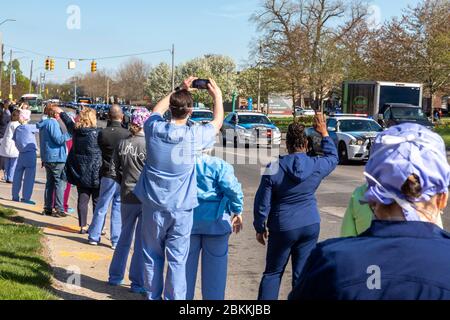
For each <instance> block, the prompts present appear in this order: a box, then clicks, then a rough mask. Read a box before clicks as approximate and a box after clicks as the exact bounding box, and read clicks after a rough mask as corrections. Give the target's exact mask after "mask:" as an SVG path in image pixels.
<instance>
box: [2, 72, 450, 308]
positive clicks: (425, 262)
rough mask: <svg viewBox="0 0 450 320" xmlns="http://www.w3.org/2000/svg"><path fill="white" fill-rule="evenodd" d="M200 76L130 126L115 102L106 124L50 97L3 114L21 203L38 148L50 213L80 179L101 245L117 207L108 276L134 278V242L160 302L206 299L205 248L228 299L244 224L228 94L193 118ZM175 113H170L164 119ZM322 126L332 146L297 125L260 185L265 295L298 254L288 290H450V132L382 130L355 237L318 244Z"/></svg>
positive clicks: (211, 287) (327, 156)
mask: <svg viewBox="0 0 450 320" xmlns="http://www.w3.org/2000/svg"><path fill="white" fill-rule="evenodd" d="M195 79H196V78H194V77H190V78H188V79H186V80H185V81H184V82H183V84H182V85H181V86H180V87H179V88H177V89H176V90H175V91H174V92H171V93H170V94H169V95H168V96H167V97H165V98H164V99H162V100H161V101H160V102H159V103H158V104H157V105H156V106H155V107H154V109H153V110H152V112H150V111H148V110H147V109H145V108H141V109H138V110H137V111H135V112H134V113H133V115H132V117H131V122H130V126H129V129H125V128H124V127H123V126H122V121H123V113H122V110H121V108H120V106H112V107H111V110H110V112H109V123H108V127H107V128H105V129H99V128H98V127H97V119H96V114H95V111H94V110H92V109H89V108H84V109H83V110H81V111H80V113H79V114H70V113H67V112H64V111H63V110H62V109H61V108H59V107H58V106H55V105H49V106H47V108H46V110H45V116H44V118H43V119H42V121H40V122H39V123H38V124H37V125H31V124H29V121H30V112H29V110H27V108H26V107H24V108H21V109H18V110H14V111H13V112H12V113H11V112H10V110H9V106H7V105H2V111H1V114H0V138H1V140H0V156H1V157H2V158H1V164H2V168H3V169H4V171H5V175H4V176H5V181H6V182H7V183H12V200H13V201H21V202H24V203H26V204H34V202H33V201H32V192H33V185H34V183H35V174H36V163H37V156H36V155H37V151H38V149H39V150H40V158H41V160H42V166H43V167H44V168H45V170H46V188H45V197H44V198H45V199H44V203H45V205H44V211H43V213H42V214H43V215H48V216H52V217H54V218H59V217H65V216H67V214H70V213H71V212H69V211H70V210H69V209H70V208H69V206H68V202H67V201H68V197H69V194H70V190H71V185H73V186H76V188H77V191H78V202H77V203H78V207H77V212H78V218H79V224H80V233H81V234H87V235H88V238H87V243H88V244H90V245H93V246H95V245H98V244H99V243H100V242H101V241H102V237H104V236H105V232H104V226H105V221H106V215H107V212H108V208H109V206H111V207H112V209H111V219H110V221H111V228H110V230H111V236H110V239H111V248H112V249H114V250H115V251H114V256H113V258H112V261H111V264H110V268H109V280H108V282H109V284H110V285H112V286H120V285H122V284H123V281H124V278H125V271H126V266H127V261H128V257H129V254H130V251H131V246H132V245H134V250H133V254H132V258H131V265H130V271H129V279H130V281H131V290H132V292H134V293H137V294H145V295H146V297H147V298H148V299H149V300H161V299H165V300H184V299H188V300H191V299H194V297H195V287H196V286H195V284H196V280H197V274H198V268H199V262H200V259H201V279H202V283H201V288H202V292H201V293H202V297H203V299H205V300H223V299H225V291H226V281H227V274H228V269H227V267H228V243H229V239H230V235H232V234H233V233H239V232H240V231H241V230H242V228H243V218H242V213H243V211H244V193H243V190H242V186H241V184H240V183H239V181H238V179H237V177H236V176H235V174H234V170H233V166H231V165H230V164H228V163H227V162H226V161H224V160H222V159H220V158H217V157H214V156H213V155H212V150H213V148H214V145H215V143H216V136H217V134H219V132H220V130H221V127H222V124H223V119H224V109H223V101H222V92H221V89H220V88H219V87H218V86H217V84H216V83H215V81H214V80H212V79H211V80H210V84H209V85H208V89H207V90H208V92H209V94H210V96H211V98H212V100H213V102H214V108H213V120H212V121H211V122H210V123H208V124H205V125H201V126H194V125H190V124H189V122H188V119H189V116H190V115H191V113H192V111H193V106H194V100H193V97H192V93H191V91H192V90H193V89H192V83H193V81H194V80H195ZM168 111H170V113H171V120H170V121H167V120H166V119H165V118H164V116H163V115H164V114H165V113H166V112H168ZM314 128H315V130H316V131H317V132H318V133H320V134H321V136H322V138H323V140H322V150H323V155H321V156H314V157H312V156H310V155H308V149H309V148H308V139H307V136H306V128H305V127H304V126H303V125H301V124H300V123H297V122H295V123H293V124H291V125H290V126H289V128H288V132H287V136H286V147H287V151H288V154H287V155H286V156H282V157H280V158H279V159H278V160H276V161H274V162H273V163H271V164H269V165H268V167H267V170H266V172H265V174H264V175H263V177H262V179H261V183H260V186H259V188H258V191H257V193H256V196H255V202H254V219H253V220H254V222H253V225H254V228H255V230H256V240H257V241H258V242H259V243H260V244H261V245H267V258H266V268H265V272H264V275H263V278H262V280H261V284H260V288H259V294H258V298H259V299H260V300H276V299H278V297H279V291H280V284H281V280H282V277H283V274H284V271H285V268H286V266H287V264H288V262H289V259H291V261H292V269H293V273H292V293H291V294H290V296H289V299H300V300H310V299H322V300H330V299H450V275H449V273H448V268H449V267H450V254H449V252H450V235H449V234H448V233H446V232H445V231H444V230H443V226H442V218H441V215H442V212H443V210H444V209H445V208H446V206H447V202H448V187H449V185H450V166H449V164H448V161H447V155H446V149H445V145H444V142H443V140H442V138H441V137H440V136H438V135H437V134H436V133H433V132H431V131H429V130H428V129H426V128H425V127H422V126H420V125H417V124H402V125H399V126H395V127H392V128H391V129H389V130H387V131H384V132H382V133H380V134H379V135H378V137H377V138H376V140H375V142H374V144H373V146H372V151H371V158H370V160H369V162H368V164H367V166H366V172H365V177H366V180H367V183H366V184H365V185H363V186H361V187H359V188H358V189H357V190H355V192H354V194H353V195H352V197H351V199H350V202H349V207H348V210H347V212H346V215H345V218H344V223H343V226H342V236H343V238H340V239H333V240H328V241H325V242H324V243H320V244H318V239H319V235H320V223H321V220H320V211H319V206H318V204H317V200H316V195H315V194H316V191H317V189H318V188H319V186H320V184H321V183H322V181H323V180H324V179H325V178H326V177H327V176H329V175H330V174H331V173H332V172H333V171H334V170H335V168H336V166H337V164H338V160H339V159H338V158H339V157H338V152H337V149H336V146H335V144H334V142H333V140H332V139H331V138H330V136H329V134H328V131H327V126H326V121H325V118H324V116H323V115H322V114H321V113H318V114H317V115H316V117H315V124H314ZM36 134H39V148H38V146H37V142H36ZM21 190H22V196H20V191H21ZM90 201H92V207H93V219H92V222H91V223H90V224H88V221H87V218H88V208H89V202H90ZM200 257H201V258H200ZM166 262H167V271H166V274H165V277H164V273H165V272H164V271H165V267H166ZM377 272H378V273H377Z"/></svg>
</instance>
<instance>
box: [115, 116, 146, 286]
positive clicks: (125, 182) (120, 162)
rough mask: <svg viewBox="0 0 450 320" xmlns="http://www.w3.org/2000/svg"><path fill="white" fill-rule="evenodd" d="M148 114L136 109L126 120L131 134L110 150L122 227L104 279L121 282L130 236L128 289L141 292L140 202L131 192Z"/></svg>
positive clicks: (142, 150) (141, 163) (138, 169)
mask: <svg viewBox="0 0 450 320" xmlns="http://www.w3.org/2000/svg"><path fill="white" fill-rule="evenodd" d="M149 117H150V112H149V111H148V110H147V109H145V108H139V109H136V111H135V112H134V113H133V115H132V116H131V120H130V131H131V133H132V136H131V137H130V138H128V139H123V140H122V141H121V142H120V143H119V145H118V147H117V148H116V149H115V150H114V153H113V157H112V159H111V168H110V175H111V177H113V178H114V180H115V181H116V182H117V183H119V184H120V190H121V195H120V197H121V200H122V204H121V216H122V217H121V218H122V220H121V221H122V230H121V233H120V238H119V241H118V243H117V248H116V250H115V252H114V256H113V259H112V261H111V266H110V267H109V281H108V282H109V284H110V285H113V286H118V285H121V284H122V282H123V278H124V275H125V268H126V266H127V261H128V255H129V253H130V248H131V243H132V242H133V236H134V237H135V241H134V252H133V257H132V258H131V265H130V280H131V291H132V292H133V293H145V289H144V288H143V287H144V273H143V272H142V268H143V262H142V246H141V230H142V229H141V221H142V218H141V216H142V204H141V202H140V201H139V199H137V198H136V196H135V195H134V194H133V190H134V188H135V186H136V182H137V180H138V179H139V176H140V174H141V172H142V169H143V168H144V163H145V158H146V157H147V152H146V149H145V135H144V123H145V122H146V121H147V119H148V118H149Z"/></svg>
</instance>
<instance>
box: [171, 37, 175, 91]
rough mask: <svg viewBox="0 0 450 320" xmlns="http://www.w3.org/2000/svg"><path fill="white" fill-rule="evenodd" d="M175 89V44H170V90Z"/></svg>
mask: <svg viewBox="0 0 450 320" xmlns="http://www.w3.org/2000/svg"><path fill="white" fill-rule="evenodd" d="M174 90H175V44H173V45H172V91H174Z"/></svg>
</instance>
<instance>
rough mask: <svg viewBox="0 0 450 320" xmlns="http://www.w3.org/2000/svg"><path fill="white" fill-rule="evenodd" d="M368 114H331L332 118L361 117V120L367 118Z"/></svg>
mask: <svg viewBox="0 0 450 320" xmlns="http://www.w3.org/2000/svg"><path fill="white" fill-rule="evenodd" d="M368 116H369V115H368V114H362V113H338V114H335V113H330V117H360V118H367V117H368Z"/></svg>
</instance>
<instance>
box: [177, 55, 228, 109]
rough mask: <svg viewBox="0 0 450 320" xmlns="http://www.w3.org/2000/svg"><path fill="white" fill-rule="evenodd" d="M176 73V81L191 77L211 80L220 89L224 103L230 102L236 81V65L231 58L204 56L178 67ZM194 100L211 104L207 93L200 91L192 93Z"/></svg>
mask: <svg viewBox="0 0 450 320" xmlns="http://www.w3.org/2000/svg"><path fill="white" fill-rule="evenodd" d="M176 73H177V80H178V81H182V79H185V78H187V77H188V76H191V75H193V76H195V77H198V78H204V79H208V78H212V79H214V80H215V81H216V82H217V84H218V85H219V87H220V88H221V89H222V92H223V97H224V101H225V102H231V101H232V95H233V91H234V90H235V89H236V79H237V74H236V64H235V63H234V61H233V59H232V58H230V57H227V56H222V55H213V54H210V55H205V56H204V57H201V58H195V59H193V60H190V61H188V62H186V63H184V64H182V65H180V66H179V67H178V68H177V72H176ZM194 98H195V99H196V101H197V102H203V103H207V104H211V103H212V101H211V99H210V96H209V95H208V93H207V92H204V91H202V90H199V91H196V92H194Z"/></svg>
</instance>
